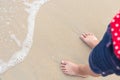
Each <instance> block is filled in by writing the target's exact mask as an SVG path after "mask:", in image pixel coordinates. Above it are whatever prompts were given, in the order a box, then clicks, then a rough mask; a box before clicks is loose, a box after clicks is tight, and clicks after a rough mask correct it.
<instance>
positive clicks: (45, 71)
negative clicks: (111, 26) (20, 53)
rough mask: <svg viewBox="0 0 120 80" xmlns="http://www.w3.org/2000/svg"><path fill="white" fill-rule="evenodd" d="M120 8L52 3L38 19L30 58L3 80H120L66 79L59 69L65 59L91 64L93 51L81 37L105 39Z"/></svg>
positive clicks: (96, 1) (72, 0)
mask: <svg viewBox="0 0 120 80" xmlns="http://www.w3.org/2000/svg"><path fill="white" fill-rule="evenodd" d="M119 8H120V1H119V0H50V1H49V2H48V3H46V4H45V5H44V6H42V7H41V8H40V10H39V13H38V15H37V17H36V25H35V33H34V42H33V46H32V49H31V50H30V54H29V55H28V56H27V58H26V59H25V60H24V61H23V62H22V63H21V64H18V65H17V66H15V67H14V68H12V69H10V70H8V71H7V72H5V73H4V74H3V75H1V77H0V78H1V79H0V80H120V77H117V76H115V75H111V76H108V77H105V78H103V77H99V78H93V77H88V78H80V77H71V76H66V75H64V74H63V73H62V72H61V70H60V67H59V66H60V61H61V60H62V59H65V60H70V61H73V62H75V63H78V64H79V63H82V64H86V63H88V56H89V53H90V51H91V49H90V48H88V47H87V46H86V45H85V44H84V43H83V42H82V41H81V40H80V39H79V35H80V34H81V33H83V32H93V33H94V34H95V35H96V36H97V37H98V38H99V39H101V38H102V36H103V34H104V32H105V30H106V28H107V25H108V23H109V22H110V20H111V19H112V17H113V16H114V15H115V14H116V12H117V11H118V10H119ZM23 16H24V15H23ZM18 19H19V17H18Z"/></svg>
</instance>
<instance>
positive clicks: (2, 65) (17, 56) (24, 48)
mask: <svg viewBox="0 0 120 80" xmlns="http://www.w3.org/2000/svg"><path fill="white" fill-rule="evenodd" d="M12 1H16V0H12ZM22 2H23V4H24V5H25V6H26V8H25V11H26V12H27V14H28V18H27V29H28V30H27V35H26V37H25V39H24V41H23V42H20V41H19V39H17V37H16V36H15V34H12V35H11V39H13V40H14V41H15V42H16V44H17V45H18V46H19V47H21V49H20V50H19V51H17V52H15V53H14V54H13V55H12V56H11V58H10V59H9V60H8V62H4V61H3V60H0V74H2V73H3V72H5V71H6V70H8V69H9V68H11V67H13V66H15V65H16V64H18V63H21V62H22V61H23V60H24V59H25V57H26V56H27V55H28V53H29V51H30V49H31V46H32V43H33V35H34V34H33V33H34V26H35V18H36V15H37V13H38V11H39V9H40V7H41V6H42V5H43V4H45V3H46V2H48V0H33V2H32V3H29V2H28V0H22Z"/></svg>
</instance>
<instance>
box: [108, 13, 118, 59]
mask: <svg viewBox="0 0 120 80" xmlns="http://www.w3.org/2000/svg"><path fill="white" fill-rule="evenodd" d="M110 27H111V33H112V42H113V48H114V54H115V55H116V57H117V58H118V59H119V60H120V11H119V12H118V13H117V14H116V16H115V17H114V18H113V20H112V21H111V23H110Z"/></svg>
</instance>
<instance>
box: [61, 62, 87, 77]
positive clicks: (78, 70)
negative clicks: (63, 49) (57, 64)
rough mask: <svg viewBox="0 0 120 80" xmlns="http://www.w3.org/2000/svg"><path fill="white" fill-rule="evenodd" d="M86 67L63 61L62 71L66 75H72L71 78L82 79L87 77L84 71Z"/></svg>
mask: <svg viewBox="0 0 120 80" xmlns="http://www.w3.org/2000/svg"><path fill="white" fill-rule="evenodd" d="M83 66H84V65H82V64H81V65H77V64H75V63H72V62H70V61H62V62H61V70H62V71H63V73H64V74H66V75H70V76H80V77H83V78H85V77H87V75H86V73H85V71H83V70H84V69H83Z"/></svg>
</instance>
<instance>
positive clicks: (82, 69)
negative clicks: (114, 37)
mask: <svg viewBox="0 0 120 80" xmlns="http://www.w3.org/2000/svg"><path fill="white" fill-rule="evenodd" d="M80 38H81V40H83V41H84V42H85V43H86V44H87V45H88V46H89V47H91V48H94V47H95V46H96V45H97V44H98V43H99V41H98V40H97V38H96V37H95V36H94V35H93V34H91V33H84V34H82V35H81V36H80ZM61 70H62V71H63V73H65V74H67V75H74V76H81V75H82V76H86V75H91V76H95V77H97V76H100V75H98V74H95V73H94V72H93V71H92V70H91V69H90V67H89V65H83V64H80V65H77V64H75V63H72V62H70V61H62V62H61Z"/></svg>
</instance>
